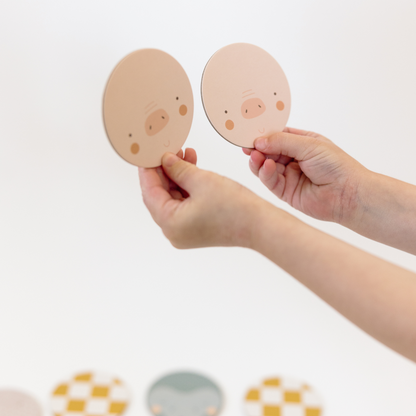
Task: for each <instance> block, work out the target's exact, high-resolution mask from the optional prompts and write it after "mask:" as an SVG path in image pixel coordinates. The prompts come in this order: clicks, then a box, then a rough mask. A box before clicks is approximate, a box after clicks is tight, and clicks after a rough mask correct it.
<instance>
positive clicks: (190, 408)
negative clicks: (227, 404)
mask: <svg viewBox="0 0 416 416" xmlns="http://www.w3.org/2000/svg"><path fill="white" fill-rule="evenodd" d="M147 402H148V406H149V409H150V411H151V412H152V414H153V415H156V416H216V415H218V414H219V412H220V410H221V408H222V405H223V397H222V394H221V391H220V389H219V388H218V386H217V385H216V384H215V383H214V382H212V381H211V380H209V379H208V378H206V377H204V376H202V375H199V374H195V373H187V372H180V373H172V374H169V375H167V376H165V377H162V378H161V379H159V380H158V381H157V382H156V383H154V384H153V386H152V387H151V388H150V390H149V393H148V398H147Z"/></svg>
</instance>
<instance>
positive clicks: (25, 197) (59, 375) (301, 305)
mask: <svg viewBox="0 0 416 416" xmlns="http://www.w3.org/2000/svg"><path fill="white" fill-rule="evenodd" d="M415 21H416V3H415V2H414V1H413V0H408V1H405V0H395V1H393V0H390V1H387V0H377V1H376V0H350V1H348V2H346V1H334V0H316V1H308V0H255V1H254V0H252V1H248V0H240V1H224V0H210V1H195V0H194V1H190V0H189V1H187V0H176V1H172V0H162V1H156V0H151V1H150V0H149V1H147V2H145V1H137V0H136V1H133V0H119V1H104V0H101V1H98V0H71V1H52V0H38V1H36V2H34V1H23V0H14V1H11V0H9V1H6V0H2V2H1V3H0V387H7V386H8V387H16V388H22V389H24V390H26V391H28V392H30V393H31V394H33V395H34V396H35V397H36V398H37V399H38V400H39V401H40V402H41V403H42V405H43V406H44V407H45V409H47V405H48V397H49V393H50V391H51V389H52V388H53V387H54V385H55V383H57V382H59V381H60V380H62V379H63V378H64V379H65V378H66V377H69V376H70V375H72V374H73V373H75V372H78V371H82V370H89V369H93V370H103V371H108V372H112V373H115V374H117V375H119V376H120V377H121V378H122V379H123V380H124V381H125V382H126V383H127V384H128V385H129V387H130V389H131V392H132V395H133V402H132V405H131V407H130V409H129V411H128V412H127V416H133V415H145V414H147V413H148V412H147V410H146V407H145V401H144V399H145V394H146V390H147V388H148V386H149V385H150V384H151V383H152V382H153V381H154V380H155V379H156V378H157V377H159V376H160V375H162V374H164V373H166V372H168V371H171V370H176V369H190V370H196V371H200V372H202V373H205V374H207V375H209V376H211V377H212V378H213V379H214V380H216V381H217V382H218V383H219V384H220V386H221V387H222V389H223V390H224V393H225V395H226V399H227V403H226V407H225V409H224V412H223V415H224V416H231V415H233V416H234V415H242V410H241V401H242V397H243V394H244V392H245V390H246V388H248V387H249V386H250V385H252V384H253V383H256V382H258V381H259V380H260V379H261V378H263V377H265V376H269V375H274V374H284V375H289V376H293V377H297V378H301V379H303V380H306V381H308V382H309V383H310V384H312V385H314V386H315V387H316V388H317V389H318V390H319V391H320V392H321V394H322V396H323V397H324V398H325V403H326V410H327V412H326V415H331V416H335V415H336V416H350V415H356V416H359V415H363V416H369V415H377V416H382V415H383V416H391V415H400V416H408V415H409V416H410V415H415V414H416V366H415V364H414V363H411V362H410V361H408V360H406V359H404V358H402V357H401V356H399V355H398V354H396V353H394V352H392V351H391V350H389V349H388V348H386V347H384V346H383V345H381V344H380V343H378V342H377V341H375V340H373V339H372V338H370V337H369V336H367V335H366V334H365V333H363V332H362V331H361V330H359V329H358V328H356V327H355V326H354V325H352V324H351V323H349V322H348V321H347V320H345V319H344V318H343V317H342V316H340V315H339V314H338V313H337V312H335V311H334V310H332V309H331V308H330V307H329V306H327V305H326V304H325V303H323V302H322V301H321V300H320V299H319V298H317V297H316V296H315V295H314V294H312V293H311V292H309V291H308V290H307V289H305V288H304V287H302V286H301V285H300V284H299V283H297V282H296V281H294V279H292V278H291V277H290V276H288V275H287V274H285V273H284V272H282V271H281V270H280V269H279V268H277V267H276V266H275V265H273V264H271V263H270V262H269V261H267V260H266V259H264V258H263V257H261V256H260V255H258V254H257V253H254V252H250V251H248V250H243V249H238V248H232V249H225V248H215V249H204V250H191V251H178V250H176V249H174V248H172V247H171V246H170V244H169V242H168V241H167V240H166V239H165V238H164V236H163V235H162V233H161V231H160V230H159V228H158V227H157V226H156V225H155V224H154V223H153V221H152V219H151V217H150V215H149V214H148V212H147V211H146V209H145V207H144V205H143V202H142V199H141V193H140V188H139V181H138V178H137V169H136V168H135V167H133V166H131V165H129V164H127V163H126V162H124V161H123V160H122V159H121V158H120V157H119V156H118V155H117V154H115V153H114V151H113V149H112V148H111V146H110V145H109V143H108V141H107V138H106V136H105V133H104V128H103V124H102V120H101V99H102V94H103V90H104V87H105V84H106V81H107V78H108V76H109V74H110V73H111V71H112V69H113V67H114V66H115V65H116V63H117V62H118V61H119V60H120V59H121V58H123V57H124V56H125V55H126V54H128V53H129V52H132V51H133V50H136V49H139V48H144V47H154V48H159V49H162V50H164V51H166V52H168V53H170V54H171V55H173V56H174V57H175V58H176V59H177V60H178V61H179V62H180V63H181V64H182V65H183V67H184V68H185V70H186V71H187V73H188V75H189V78H190V80H191V83H192V87H193V89H194V96H195V103H196V107H195V118H194V122H193V126H192V129H191V132H190V135H189V138H188V141H187V146H192V147H195V148H196V150H197V152H198V154H199V165H200V166H201V167H202V168H205V169H209V170H212V171H215V172H218V173H220V174H223V175H226V176H228V177H231V178H233V179H235V180H237V181H239V182H241V183H242V184H244V185H245V186H247V187H249V188H250V189H252V190H254V191H255V192H257V193H258V194H260V195H261V196H263V197H264V198H267V199H268V200H270V201H273V203H275V204H276V205H278V206H280V207H284V208H285V209H287V210H288V211H290V212H293V213H294V214H295V215H298V216H299V217H300V218H302V219H303V220H305V221H307V222H308V223H310V224H312V225H314V226H316V227H318V228H320V229H322V230H325V231H326V232H328V233H330V234H333V235H335V236H337V237H339V238H341V239H344V240H346V241H348V242H350V243H352V244H354V245H356V246H359V247H361V248H363V249H365V250H367V251H369V252H372V253H375V254H377V255H379V256H381V257H383V258H386V259H388V260H390V261H392V262H395V263H397V264H399V265H401V266H403V267H407V268H409V269H411V270H414V271H416V261H415V258H414V257H413V256H411V255H409V254H405V253H401V252H399V251H397V250H395V249H392V248H388V247H384V246H382V245H380V244H378V243H374V242H371V241H368V240H366V239H365V238H363V237H360V236H358V235H355V234H354V233H352V232H351V231H349V230H345V229H342V228H341V227H340V226H337V225H335V224H329V223H321V222H319V221H314V220H311V219H309V218H306V217H305V216H303V215H301V214H299V213H296V212H294V211H293V210H292V209H290V208H289V207H287V206H286V205H284V204H283V203H282V202H280V201H278V200H277V199H276V198H274V197H273V195H271V194H269V193H268V191H267V190H266V189H264V188H263V187H262V185H261V184H260V183H259V182H258V180H257V178H255V177H254V176H253V175H252V174H251V172H250V171H249V169H248V160H247V158H246V156H245V155H243V153H242V152H241V150H240V149H239V148H237V147H235V146H233V145H231V144H229V143H228V142H226V141H225V140H223V139H222V138H221V137H219V136H218V135H217V133H216V132H215V131H214V129H213V128H212V127H211V125H210V124H209V122H208V120H207V119H206V118H205V114H204V112H203V109H202V105H201V101H200V97H199V84H200V78H201V74H202V71H203V68H204V66H205V64H206V62H207V60H208V59H209V58H210V56H211V55H212V54H213V53H214V52H215V51H216V50H217V49H219V48H220V47H223V46H225V45H227V44H230V43H234V42H249V43H253V44H256V45H258V46H260V47H262V48H264V49H266V50H267V51H268V52H269V53H271V54H272V55H273V56H274V57H275V58H276V59H277V60H278V61H279V63H280V64H281V66H282V67H283V69H284V71H285V72H286V74H287V77H288V79H289V83H290V86H291V90H292V103H293V106H292V113H291V116H290V120H289V125H290V126H294V127H298V128H304V129H308V130H313V131H317V132H319V133H321V134H324V135H325V136H327V137H329V138H330V139H331V140H333V141H334V142H336V143H337V144H338V145H339V146H340V147H342V148H343V149H344V150H346V151H347V152H348V153H350V154H351V155H352V156H353V157H355V158H356V159H358V160H359V161H360V162H361V163H363V164H364V165H365V166H367V167H368V168H369V169H372V170H375V171H378V172H382V173H384V174H386V175H390V176H394V177H396V178H399V179H401V180H404V181H407V182H411V183H416V171H415V156H414V155H415V151H416V145H415V142H416V81H415V75H416V53H415V51H416V24H415ZM380 226H383V224H380ZM49 414H50V412H49V410H45V415H49Z"/></svg>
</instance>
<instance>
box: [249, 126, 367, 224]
mask: <svg viewBox="0 0 416 416" xmlns="http://www.w3.org/2000/svg"><path fill="white" fill-rule="evenodd" d="M254 146H255V150H251V149H243V150H244V153H245V154H247V155H250V162H249V164H250V169H251V170H252V172H253V173H254V174H255V175H257V176H258V177H259V178H260V180H261V181H262V182H263V184H264V185H266V186H267V187H268V188H269V189H270V190H271V191H272V192H273V193H274V194H275V195H276V196H278V197H279V198H281V199H282V200H283V201H286V202H287V203H289V204H290V205H291V206H293V207H294V208H296V209H298V210H300V211H302V212H303V213H305V214H307V215H310V216H311V217H314V218H317V219H320V220H327V221H335V222H338V223H348V222H350V221H351V218H352V217H353V216H354V215H356V211H357V208H358V201H357V194H358V188H359V186H360V183H361V181H362V180H363V178H364V177H365V176H366V174H367V172H368V171H367V170H366V169H365V168H364V167H363V166H362V165H360V164H359V163H358V162H357V161H356V160H354V159H353V158H352V157H350V156H349V155H347V154H346V153H345V152H344V151H342V150H341V149H340V148H339V147H337V146H336V145H335V144H333V143H332V142H331V141H330V140H328V139H327V138H325V137H323V136H321V135H319V134H316V133H312V132H307V131H303V130H298V129H293V128H286V129H285V130H284V131H283V132H282V133H276V134H274V135H272V136H271V137H269V138H259V139H257V140H256V141H255V143H254Z"/></svg>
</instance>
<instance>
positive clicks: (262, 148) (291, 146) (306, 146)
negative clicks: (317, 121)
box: [254, 132, 323, 161]
mask: <svg viewBox="0 0 416 416" xmlns="http://www.w3.org/2000/svg"><path fill="white" fill-rule="evenodd" d="M322 144H323V142H322V140H319V139H318V138H317V137H310V136H301V135H298V134H292V133H287V132H281V133H276V134H273V135H271V136H270V137H268V138H266V137H262V138H259V139H257V140H256V141H255V142H254V147H255V148H256V150H258V151H259V152H262V153H265V154H268V155H284V156H289V157H291V158H293V159H296V160H298V161H302V160H308V159H311V158H312V157H314V156H316V154H317V153H319V151H317V150H318V148H319V147H320V146H321V145H322Z"/></svg>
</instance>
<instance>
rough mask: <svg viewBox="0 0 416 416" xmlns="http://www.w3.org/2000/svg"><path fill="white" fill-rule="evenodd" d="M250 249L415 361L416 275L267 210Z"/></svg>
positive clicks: (279, 211) (297, 221) (291, 217)
mask: <svg viewBox="0 0 416 416" xmlns="http://www.w3.org/2000/svg"><path fill="white" fill-rule="evenodd" d="M252 248H254V249H255V250H256V251H258V252H260V253H261V254H263V255H264V256H266V257H267V258H269V259H270V260H271V261H273V262H274V263H276V264H277V265H278V266H280V267H281V268H282V269H284V270H285V271H286V272H288V273H289V274H291V275H292V276H293V277H295V278H296V279H297V280H298V281H299V282H301V283H303V284H304V285H305V286H307V287H308V288H309V289H311V290H312V291H313V292H315V293H316V294H317V295H318V296H320V297H321V298H322V299H323V300H324V301H326V302H327V303H328V304H330V305H331V306H332V307H334V308H335V309H336V310H338V311H339V312H340V313H342V314H343V315H344V316H345V317H346V318H348V319H349V320H351V321H352V322H354V323H355V324H356V325H358V326H359V327H360V328H362V329H363V330H364V331H366V332H367V333H369V334H370V335H372V336H373V337H375V338H376V339H378V340H379V341H381V342H383V343H384V344H386V345H388V346H389V347H391V348H392V349H394V350H396V351H397V352H399V353H401V354H403V355H404V356H406V357H408V358H410V359H412V360H414V361H416V275H415V274H413V273H411V272H409V271H407V270H404V269H402V268H400V267H397V266H395V265H393V264H390V263H388V262H385V261H383V260H381V259H379V258H377V257H374V256H372V255H370V254H368V253H365V252H363V251H361V250H359V249H357V248H355V247H352V246H350V245H348V244H346V243H344V242H342V241H340V240H338V239H336V238H334V237H331V236H329V235H327V234H325V233H323V232H320V231H318V230H316V229H314V228H312V227H310V226H308V225H306V224H304V223H302V222H301V221H299V220H298V219H296V218H294V217H293V216H291V215H289V214H287V213H285V212H284V211H281V210H279V209H277V208H275V207H273V206H270V205H268V204H267V206H264V208H263V212H262V213H261V218H260V219H259V221H258V223H257V224H256V230H255V232H254V233H253V244H252Z"/></svg>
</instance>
